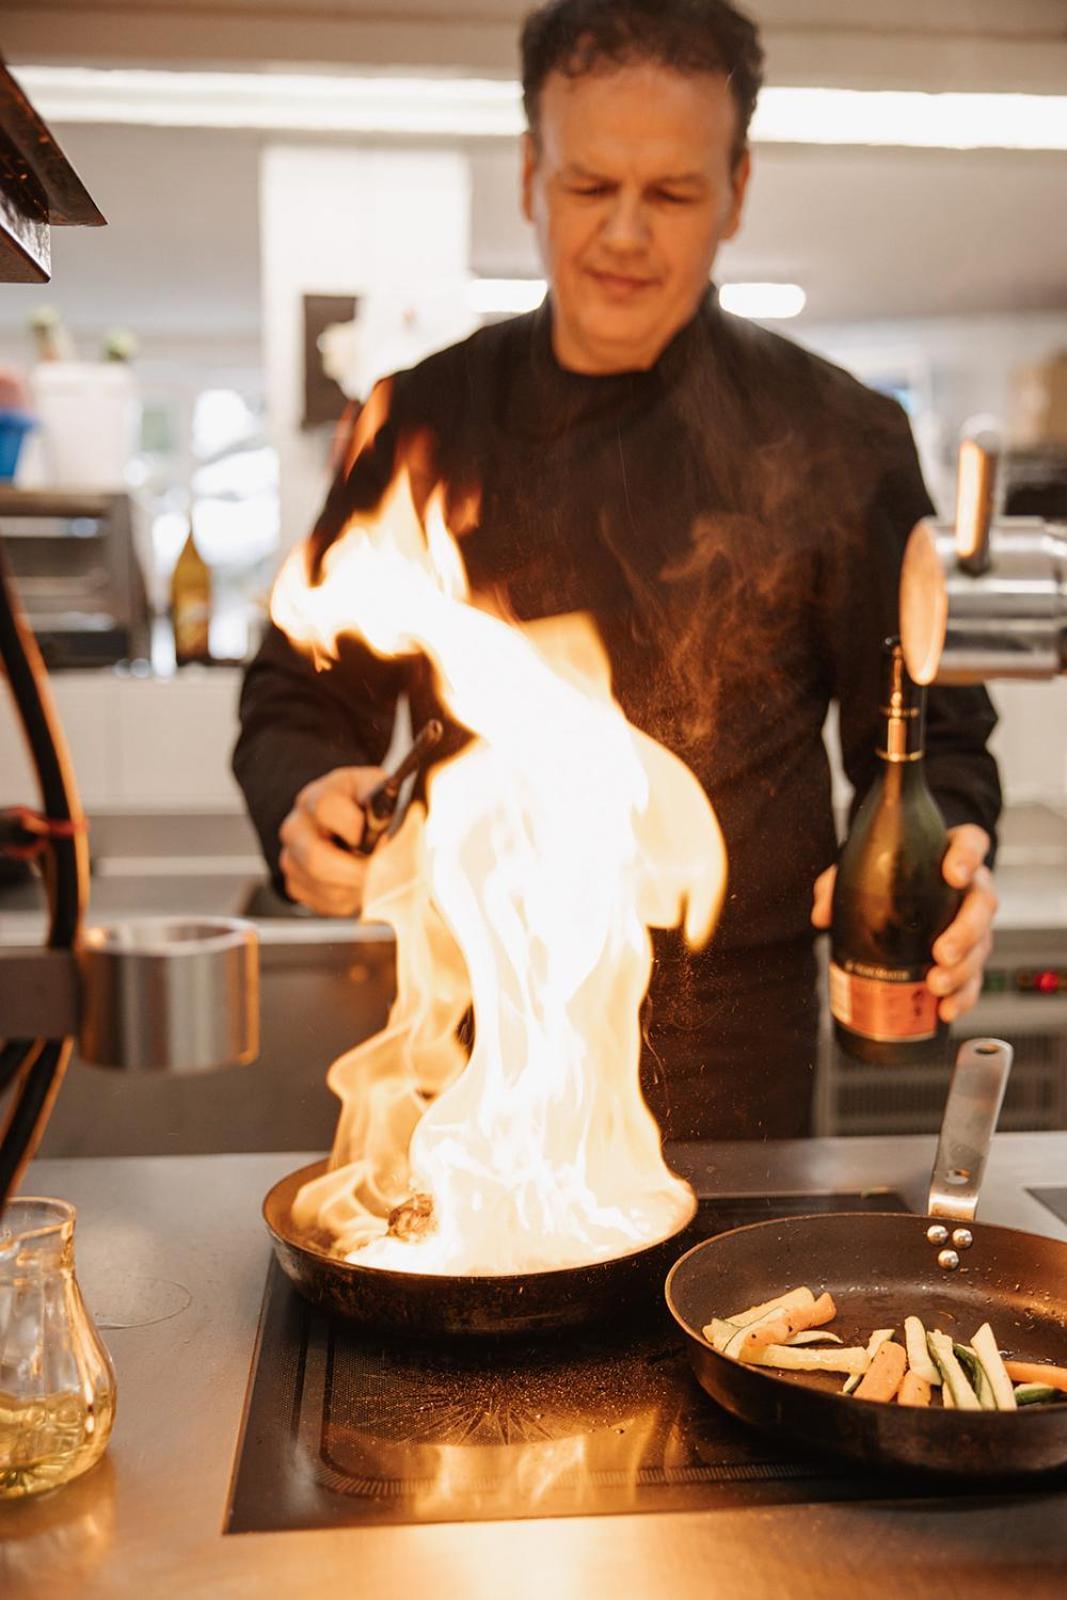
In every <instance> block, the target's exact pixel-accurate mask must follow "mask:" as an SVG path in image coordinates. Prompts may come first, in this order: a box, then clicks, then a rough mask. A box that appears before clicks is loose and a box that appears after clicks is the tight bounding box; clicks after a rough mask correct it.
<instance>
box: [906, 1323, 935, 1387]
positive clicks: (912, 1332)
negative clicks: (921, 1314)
mask: <svg viewBox="0 0 1067 1600" xmlns="http://www.w3.org/2000/svg"><path fill="white" fill-rule="evenodd" d="M904 1344H905V1346H906V1348H907V1352H908V1366H909V1367H910V1368H911V1370H912V1372H917V1373H918V1374H919V1377H920V1378H925V1379H926V1381H927V1383H929V1384H931V1385H933V1387H934V1388H939V1387H940V1384H941V1374H940V1372H938V1370H937V1367H936V1366H935V1365H934V1363H933V1362H932V1361H931V1360H930V1352H929V1350H928V1349H927V1348H926V1329H925V1328H924V1327H923V1325H922V1323H921V1322H920V1321H919V1318H918V1317H905V1318H904Z"/></svg>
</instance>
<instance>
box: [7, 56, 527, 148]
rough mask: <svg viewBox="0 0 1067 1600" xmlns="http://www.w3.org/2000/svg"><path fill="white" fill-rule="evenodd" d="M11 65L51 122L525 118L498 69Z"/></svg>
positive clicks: (368, 122) (260, 124)
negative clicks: (440, 72) (418, 74)
mask: <svg viewBox="0 0 1067 1600" xmlns="http://www.w3.org/2000/svg"><path fill="white" fill-rule="evenodd" d="M14 75H15V76H16V77H17V78H18V80H19V82H20V83H21V85H22V87H23V88H24V89H25V91H26V93H27V94H28V95H29V96H30V98H31V99H32V100H33V102H34V104H35V105H36V107H37V109H38V110H39V111H40V113H41V115H42V116H43V117H45V118H46V119H47V120H49V121H55V122H127V123H141V124H146V125H151V124H154V125H156V126H158V127H171V128H260V129H271V130H277V131H279V132H291V133H385V134H423V135H431V136H432V135H452V136H454V137H463V138H512V137H514V136H515V135H516V134H518V133H520V132H521V131H522V129H523V127H524V126H525V123H524V120H523V115H522V101H521V95H520V92H519V88H518V85H517V84H515V83H510V82H504V81H498V80H494V79H482V78H444V77H425V78H399V77H370V76H366V75H359V74H356V73H352V74H346V75H344V76H338V74H336V73H322V74H318V73H311V72H307V73H296V72H157V71H155V70H132V69H127V68H125V67H123V68H116V69H110V68H108V69H103V68H101V69H98V68H95V67H16V68H15V69H14Z"/></svg>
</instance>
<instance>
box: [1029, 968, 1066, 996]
mask: <svg viewBox="0 0 1067 1600" xmlns="http://www.w3.org/2000/svg"><path fill="white" fill-rule="evenodd" d="M1034 988H1035V989H1036V990H1037V991H1038V993H1039V994H1056V993H1058V991H1059V988H1060V975H1059V973H1058V972H1035V973H1034Z"/></svg>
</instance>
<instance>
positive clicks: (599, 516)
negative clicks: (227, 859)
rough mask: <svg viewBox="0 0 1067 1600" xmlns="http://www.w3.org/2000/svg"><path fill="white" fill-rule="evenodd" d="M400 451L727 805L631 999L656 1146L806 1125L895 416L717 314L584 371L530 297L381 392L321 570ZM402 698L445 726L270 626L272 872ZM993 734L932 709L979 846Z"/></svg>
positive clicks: (260, 711) (329, 515)
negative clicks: (587, 642) (818, 880)
mask: <svg viewBox="0 0 1067 1600" xmlns="http://www.w3.org/2000/svg"><path fill="white" fill-rule="evenodd" d="M416 440H417V441H418V443H417V446H416V447H415V448H414V449H412V446H413V443H414V441H416ZM398 447H399V448H400V449H402V450H403V452H404V454H405V455H406V456H407V457H409V458H411V457H413V458H414V460H415V462H416V464H417V465H416V470H415V488H416V496H417V498H418V497H420V496H424V495H425V494H427V493H428V492H429V491H430V489H431V488H432V487H433V485H434V484H435V483H436V482H438V481H443V482H444V483H445V484H446V485H447V488H448V498H449V502H450V504H451V505H452V507H453V509H454V511H455V514H456V518H457V520H459V521H460V523H461V525H462V523H463V521H464V519H465V518H467V519H469V512H467V511H466V507H468V506H469V504H470V493H471V491H472V490H477V491H480V496H481V499H480V513H479V515H478V517H477V523H476V525H475V526H473V527H471V528H469V530H468V531H466V532H465V533H463V534H462V536H461V541H460V542H461V548H462V551H463V555H464V559H465V561H466V564H467V570H468V573H469V576H470V579H471V583H472V586H473V587H474V588H475V589H479V590H482V589H484V590H488V591H494V592H495V593H497V594H498V595H500V596H502V597H503V598H504V599H505V600H506V602H507V604H508V605H509V606H510V608H511V611H512V613H513V614H515V615H517V616H518V617H519V618H521V619H528V618H534V617H540V616H544V615H554V614H558V613H562V612H568V611H576V610H586V611H589V612H591V613H592V615H593V617H594V618H595V619H596V621H597V623H598V625H599V628H600V631H601V634H602V635H603V638H604V641H605V644H606V646H607V650H608V654H609V657H610V660H611V666H612V671H613V675H614V689H615V694H616V697H617V698H618V700H619V701H620V703H621V705H622V707H623V709H624V710H625V712H626V715H627V716H628V717H629V718H630V720H631V721H632V722H633V723H635V724H636V725H637V726H638V727H639V728H642V729H643V730H644V731H645V732H646V733H648V734H651V735H652V737H653V738H655V739H657V740H659V741H660V743H662V744H664V745H666V746H667V747H668V748H669V749H670V750H672V751H674V752H675V753H676V754H677V755H678V756H680V757H681V758H682V759H683V760H684V761H685V762H686V763H687V764H688V765H689V767H691V769H692V770H693V772H694V773H695V774H696V776H697V777H698V778H699V780H700V782H701V783H702V784H703V785H704V787H705V789H706V791H707V793H708V795H709V796H710V798H711V801H712V804H713V805H714V807H715V811H716V813H717V815H718V818H719V821H720V824H721V826H722V829H723V833H724V836H725V840H726V848H727V852H728V857H729V884H728V889H727V898H726V903H725V907H724V911H723V915H722V918H721V921H720V924H719V927H718V929H717V931H716V933H715V935H714V937H713V940H712V943H711V945H710V946H709V948H708V950H707V951H706V952H705V953H703V954H702V955H699V956H696V957H693V956H690V955H689V954H688V953H687V952H685V951H684V950H683V949H682V947H681V943H680V940H679V938H678V937H677V936H663V937H661V938H659V939H658V942H657V963H656V971H655V974H654V977H653V981H652V986H651V990H650V995H649V1001H648V1003H647V1008H646V1011H647V1015H646V1018H645V1033H646V1052H645V1060H644V1062H643V1068H642V1071H643V1081H644V1085H645V1091H646V1095H647V1096H648V1098H649V1101H650V1103H651V1105H652V1107H653V1110H654V1111H655V1112H656V1114H657V1116H658V1117H659V1118H660V1121H661V1123H662V1125H663V1127H664V1129H665V1131H666V1132H667V1133H668V1134H669V1135H670V1136H673V1137H677V1138H694V1137H731V1136H758V1135H761V1134H762V1135H767V1136H780V1137H785V1136H790V1135H794V1134H799V1133H802V1132H804V1131H806V1129H807V1128H808V1126H809V1118H810V1100H811V1082H812V1074H813V1069H814V1061H815V1043H816V1024H817V1014H818V1008H817V1001H816V988H815V964H814V936H813V933H812V929H811V925H810V920H809V919H810V910H811V894H812V884H813V882H814V879H815V877H816V876H817V874H818V873H819V872H820V871H822V869H823V868H824V867H826V866H827V865H828V864H829V863H830V862H831V861H833V859H834V856H835V851H836V841H835V833H834V823H833V818H832V814H831V806H830V775H829V766H828V762H827V757H826V752H825V749H824V746H823V742H822V727H823V722H824V719H825V716H826V712H827V708H828V706H829V704H830V702H831V701H832V700H836V701H837V702H838V704H839V707H840V730H841V742H842V748H843V755H844V763H845V768H846V771H847V773H848V776H849V778H850V779H851V781H852V783H853V785H854V786H855V788H856V790H857V793H858V794H859V795H862V793H863V792H864V791H865V790H866V789H867V787H868V786H869V784H870V782H871V781H872V779H873V777H874V775H875V768H876V758H875V755H874V748H875V736H876V730H877V722H878V703H879V693H878V684H879V669H880V648H881V644H882V641H883V639H884V638H885V637H886V635H887V634H890V633H893V632H895V631H896V615H897V581H898V574H899V568H900V561H901V556H902V553H903V547H904V543H905V541H906V539H907V536H908V534H909V532H910V531H911V528H912V526H913V525H914V523H915V522H916V521H917V519H918V518H920V517H922V516H925V515H926V514H927V513H928V512H929V511H930V510H931V506H930V501H929V498H928V496H927V493H926V490H925V488H924V485H923V482H922V477H921V474H920V470H919V465H918V461H917V459H916V455H915V450H914V446H913V443H912V440H911V435H910V432H909V429H908V425H907V422H906V419H905V417H904V414H903V412H902V411H901V409H900V407H899V406H898V405H897V404H896V403H895V402H894V401H892V400H889V399H886V398H885V397H883V396H881V395H878V394H875V393H873V392H872V391H870V390H868V389H865V388H864V387H863V386H862V385H860V384H859V383H857V382H856V381H855V380H854V379H852V378H851V377H849V376H848V375H847V374H845V373H844V372H842V371H841V370H840V369H838V368H836V367H834V366H832V365H830V364H829V363H827V362H826V361H823V360H821V359H819V358H818V357H816V356H814V355H812V354H810V353H809V352H807V351H805V350H803V349H801V348H800V347H799V346H797V345H795V344H793V343H791V342H790V341H788V340H786V339H783V338H781V337H779V336H778V335H776V334H773V333H770V332H768V331H766V330H765V329H762V328H760V327H758V326H756V325H755V324H753V323H749V322H746V321H743V320H741V319H739V318H735V317H731V316H729V315H728V314H726V313H724V312H723V311H721V310H720V309H719V308H718V306H717V304H716V303H715V300H714V298H713V296H709V297H708V299H707V300H706V301H705V302H704V303H703V304H702V306H701V308H700V310H699V311H698V313H697V315H696V316H695V317H694V319H693V320H692V321H691V322H690V323H689V324H688V325H687V326H686V327H684V328H683V329H682V330H681V331H680V332H679V333H678V334H677V335H676V336H675V338H674V339H673V340H672V342H671V343H670V344H669V345H668V346H667V348H666V350H665V351H664V352H663V354H662V355H661V357H660V358H659V360H658V361H657V362H656V364H655V365H654V366H653V367H652V368H651V369H650V370H648V371H646V372H630V373H623V374H618V375H615V374H613V375H610V376H604V377H599V376H588V375H584V374H579V373H574V372H571V371H568V370H567V369H565V368H563V367H561V366H560V365H559V363H558V362H557V360H556V358H555V355H554V352H553V348H552V340H551V304H550V302H549V301H546V302H545V304H544V305H543V306H542V307H541V308H540V310H538V311H536V312H534V313H533V314H532V315H529V316H525V317H518V318H515V319H513V320H510V321H507V322H502V323H499V324H497V325H495V326H493V327H489V328H485V329H482V330H481V331H479V332H478V333H476V334H474V335H473V337H471V338H470V339H468V340H466V341H465V342H464V343H462V344H459V345H456V346H453V347H452V348H451V349H448V350H445V351H443V352H441V353H440V354H437V355H434V356H431V357H430V358H429V359H428V360H426V361H424V362H422V363H421V364H420V365H419V366H417V367H415V368H414V369H413V370H412V371H410V372H406V373H402V374H400V375H398V376H397V377H396V378H395V379H394V380H392V392H391V396H390V403H389V413H388V420H387V422H386V423H385V425H384V426H383V427H382V428H381V429H380V431H379V433H378V434H377V436H376V437H375V439H374V441H373V444H372V445H371V446H370V447H368V448H366V449H364V450H363V451H362V453H359V454H357V455H356V457H355V459H354V461H350V460H342V465H341V467H340V470H339V471H338V473H337V476H336V478H335V480H334V483H333V486H332V488H331V490H330V493H329V496H328V498H327V501H326V504H325V506H324V508H323V511H322V513H321V515H320V517H319V520H318V522H317V524H316V526H315V528H314V530H313V532H312V534H311V536H310V542H309V550H308V559H309V563H310V566H311V569H312V572H313V574H314V572H315V571H316V569H317V564H318V562H319V561H320V559H321V556H322V554H323V552H324V551H325V550H326V549H327V548H328V546H329V545H330V543H331V542H332V541H333V540H334V539H335V538H336V537H337V536H338V535H339V533H340V532H341V531H342V529H343V528H344V526H345V524H346V522H347V521H348V519H349V517H350V516H351V515H352V513H353V512H355V511H361V510H368V509H370V508H372V507H373V506H375V505H376V504H377V502H378V501H379V499H380V497H381V495H382V492H383V490H384V488H385V486H386V485H387V484H388V483H389V481H390V479H391V478H392V476H393V473H394V471H395V469H396V465H397V460H398ZM353 453H354V452H349V454H350V455H351V454H353ZM461 508H463V509H461ZM487 670H491V664H490V663H487ZM401 691H407V692H408V693H409V694H410V696H411V699H412V708H413V717H414V722H415V726H416V727H418V726H419V725H420V724H421V722H422V721H423V720H424V718H425V717H426V716H428V715H431V714H433V713H434V712H435V711H436V709H437V708H436V706H435V703H434V701H433V690H432V683H431V681H430V675H429V672H428V670H427V669H426V667H425V664H417V663H410V662H409V663H401V662H383V661H380V660H378V659H376V658H375V657H374V656H373V655H372V654H371V653H370V652H369V651H368V650H367V649H365V648H364V647H363V646H361V645H359V644H358V643H356V642H355V641H354V640H347V641H345V642H344V643H343V645H342V649H341V656H340V659H339V661H338V662H337V663H336V665H333V666H331V667H330V668H329V670H327V671H326V672H316V670H315V669H314V667H313V666H312V665H311V664H310V663H309V661H308V660H307V659H306V657H305V656H303V655H302V654H300V653H299V652H298V651H296V650H295V649H293V648H292V647H291V646H290V645H289V644H288V642H287V641H286V640H285V639H284V637H283V636H282V635H281V634H280V633H279V632H278V631H277V630H276V629H273V628H272V629H271V630H270V631H269V632H268V635H267V637H266V639H265V641H264V643H263V646H262V648H261V650H260V652H259V654H258V656H257V657H256V659H255V661H254V662H253V663H252V665H251V667H250V669H249V671H248V675H247V679H246V682H245V686H244V691H243V695H242V700H241V734H240V739H239V742H238V745H237V749H236V752H235V758H234V767H235V771H236V774H237V777H238V780H239V781H240V783H241V786H242V788H243V790H244V792H245V795H246V797H247V801H248V805H249V809H250V811H251V814H252V817H253V820H254V821H255V823H256V826H257V828H258V831H259V834H260V838H261V840H262V845H263V850H264V853H265V855H266V858H267V861H268V862H269V864H270V866H271V868H272V869H273V870H274V871H275V873H277V864H278V854H279V844H278V829H279V826H280V824H281V822H282V820H283V818H284V817H285V816H286V814H287V813H288V811H289V810H290V808H291V806H292V803H293V800H294V797H295V796H296V794H297V792H298V790H299V789H300V788H301V787H302V786H303V785H304V784H306V783H308V782H310V781H311V780H312V779H313V778H316V777H319V776H321V775H322V774H323V773H325V772H327V771H329V770H330V769H332V768H334V767H337V766H348V765H374V764H378V763H379V762H380V761H381V759H382V757H383V754H384V752H385V750H386V747H387V744H388V741H389V735H390V730H391V725H392V719H393V711H394V706H395V702H396V698H397V695H398V694H399V693H400V692H401ZM994 722H995V717H994V714H993V711H992V707H991V705H990V702H989V698H988V696H987V695H986V693H985V691H984V690H982V689H980V688H970V689H946V688H933V689H931V691H930V694H929V707H928V735H927V741H928V760H927V769H928V776H929V780H930V784H931V787H932V789H933V791H934V793H935V795H936V797H937V799H938V801H939V803H940V806H941V809H942V811H943V813H944V816H945V819H946V822H947V823H948V824H949V825H950V826H951V825H953V824H956V823H960V822H976V823H979V824H980V825H981V826H982V827H984V828H986V829H987V830H988V831H989V832H990V834H993V832H994V828H995V824H996V819H997V815H998V811H999V803H1000V795H999V785H998V780H997V772H996V766H995V763H994V761H993V759H992V757H991V756H990V755H989V754H988V752H987V751H986V748H985V743H986V739H987V737H988V735H989V733H990V731H991V730H992V728H993V725H994ZM561 776H562V775H561Z"/></svg>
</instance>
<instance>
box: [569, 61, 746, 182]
mask: <svg viewBox="0 0 1067 1600" xmlns="http://www.w3.org/2000/svg"><path fill="white" fill-rule="evenodd" d="M736 141H737V108H736V105H735V103H734V98H733V95H732V94H731V92H730V89H729V85H728V83H727V80H726V78H725V76H724V75H723V74H722V73H716V74H712V73H699V74H692V73H685V74H683V73H679V72H676V71H674V70H673V69H672V68H669V67H664V66H662V65H660V64H659V63H656V62H638V63H634V64H632V65H628V66H624V67H617V66H614V65H605V66H604V67H602V68H598V69H596V70H595V71H593V72H590V73H586V74H584V75H583V76H582V77H580V78H576V77H570V76H567V75H565V74H563V73H552V74H551V75H550V76H549V78H548V80H547V81H546V83H545V85H544V88H543V90H542V94H541V110H540V121H539V136H538V139H537V146H538V150H539V153H540V154H541V155H542V156H543V157H544V158H545V159H546V160H547V161H548V162H549V163H550V165H552V166H553V167H574V168H578V169H581V170H583V171H585V172H589V173H596V174H599V175H601V176H609V175H616V176H619V175H621V174H622V172H623V171H625V172H627V173H634V172H636V173H639V174H640V175H642V176H645V177H648V178H653V177H657V178H668V177H669V178H685V177H692V176H700V175H705V174H708V173H709V172H712V171H716V170H718V169H720V168H721V167H722V166H723V165H724V163H726V164H728V163H729V162H730V160H731V157H732V154H733V151H734V149H735V146H736Z"/></svg>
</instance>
